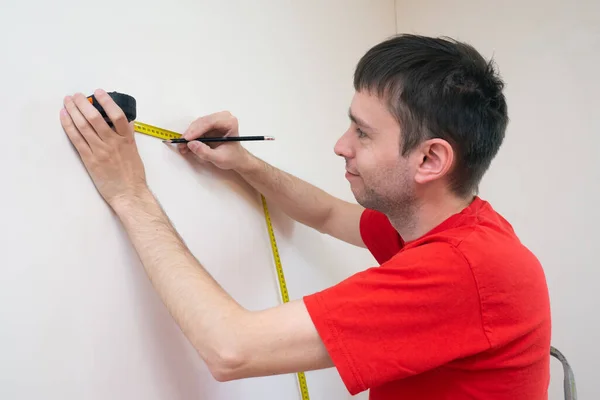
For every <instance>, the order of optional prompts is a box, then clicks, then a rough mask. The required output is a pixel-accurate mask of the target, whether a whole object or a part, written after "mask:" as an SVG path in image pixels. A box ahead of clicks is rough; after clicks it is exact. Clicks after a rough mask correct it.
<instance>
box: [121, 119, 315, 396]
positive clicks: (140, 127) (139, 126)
mask: <svg viewBox="0 0 600 400" xmlns="http://www.w3.org/2000/svg"><path fill="white" fill-rule="evenodd" d="M133 129H134V131H136V132H139V133H143V134H145V135H149V136H153V137H156V138H159V139H163V140H168V139H177V138H179V137H181V134H179V133H177V132H173V131H169V130H166V129H163V128H159V127H156V126H153V125H148V124H145V123H143V122H139V121H134V122H133ZM260 198H261V201H262V206H263V211H264V214H265V222H266V223H267V231H268V233H269V241H270V242H271V251H272V253H273V261H274V262H275V269H276V272H277V280H278V282H279V290H280V291H281V300H282V301H283V302H284V303H287V302H289V301H290V296H289V293H288V289H287V285H286V283H285V276H284V274H283V267H282V265H281V257H280V256H279V250H278V249H277V241H276V240H275V231H274V230H273V224H272V222H271V215H270V213H269V208H268V206H267V199H266V198H265V196H264V195H263V194H261V195H260ZM296 375H297V377H298V385H299V386H300V394H301V395H302V400H309V399H310V397H309V395H308V385H307V383H306V376H305V375H304V372H298V373H297V374H296Z"/></svg>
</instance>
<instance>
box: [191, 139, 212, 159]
mask: <svg viewBox="0 0 600 400" xmlns="http://www.w3.org/2000/svg"><path fill="white" fill-rule="evenodd" d="M187 146H188V148H189V149H190V150H191V151H192V153H194V154H195V155H196V156H197V157H198V158H200V159H201V160H205V161H210V160H211V158H212V157H211V154H210V152H211V150H212V149H211V148H210V147H208V146H207V145H206V144H204V143H202V142H199V141H197V140H192V141H190V142H188V144H187Z"/></svg>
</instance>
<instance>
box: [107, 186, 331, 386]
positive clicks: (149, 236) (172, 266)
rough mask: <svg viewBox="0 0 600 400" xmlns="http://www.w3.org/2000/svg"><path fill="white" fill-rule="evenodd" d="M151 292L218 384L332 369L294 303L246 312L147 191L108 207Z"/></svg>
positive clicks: (302, 309) (304, 314) (303, 310)
mask: <svg viewBox="0 0 600 400" xmlns="http://www.w3.org/2000/svg"><path fill="white" fill-rule="evenodd" d="M114 210H115V212H116V213H117V215H118V216H119V218H120V220H121V221H122V223H123V226H124V227H125V229H126V231H127V233H128V235H129V238H130V239H131V242H132V243H133V245H134V247H135V249H136V251H137V253H138V255H139V257H140V259H141V261H142V263H143V265H144V268H145V270H146V273H147V274H148V276H149V278H150V280H151V282H152V284H153V286H154V287H155V289H156V291H157V292H158V294H159V295H160V297H161V299H162V300H163V302H164V303H165V305H166V306H167V308H168V309H169V311H170V312H171V315H172V316H173V318H174V319H175V320H176V322H177V324H178V325H179V326H180V327H181V329H182V331H183V332H184V334H185V335H186V337H187V338H188V340H190V342H191V343H192V345H193V346H194V347H195V348H196V349H197V351H198V353H199V354H200V356H201V357H202V359H203V360H204V361H205V362H206V364H207V365H208V367H209V369H210V371H211V373H212V375H213V376H214V377H215V379H217V380H219V381H226V380H232V379H239V378H246V377H253V376H266V375H275V374H282V373H291V372H297V371H308V370H313V369H320V368H327V367H332V366H333V363H332V361H331V359H330V358H329V355H328V353H327V351H326V350H325V347H324V346H323V343H322V342H321V339H320V337H319V335H318V334H317V331H316V329H315V327H314V325H313V323H312V320H311V319H310V316H309V314H308V312H307V310H306V307H305V305H304V303H303V302H302V301H300V300H298V301H293V302H290V303H286V304H284V305H281V306H278V307H274V308H271V309H267V310H264V311H254V312H252V311H248V310H246V309H244V308H242V307H241V306H240V305H239V304H238V303H236V302H235V301H234V300H233V299H232V298H231V296H229V295H228V294H227V293H226V292H225V291H224V290H223V289H222V288H221V287H220V285H219V284H218V283H217V282H216V281H215V280H214V279H213V278H212V277H211V276H210V274H209V273H208V272H207V271H206V270H205V269H204V268H203V267H202V266H201V265H200V264H199V262H198V261H197V260H196V258H195V257H194V256H193V255H192V254H191V253H190V251H189V250H188V248H187V247H186V246H185V244H184V243H183V241H182V240H181V238H180V237H179V235H178V234H177V232H176V231H175V229H174V228H173V226H172V225H171V223H170V221H169V220H168V218H167V216H166V215H165V214H164V212H163V211H162V209H161V207H160V206H159V204H158V202H157V201H156V199H155V198H154V196H153V195H152V194H151V193H150V192H149V191H144V192H142V193H141V194H139V195H137V196H136V197H134V198H131V197H129V198H126V199H122V200H119V201H118V202H116V203H114Z"/></svg>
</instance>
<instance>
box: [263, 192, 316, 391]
mask: <svg viewBox="0 0 600 400" xmlns="http://www.w3.org/2000/svg"><path fill="white" fill-rule="evenodd" d="M260 199H261V201H262V206H263V211H264V213H265V221H266V223H267V230H268V232H269V241H270V242H271V251H272V252H273V260H274V261H275V269H276V270H277V280H278V282H279V289H280V291H281V299H282V301H283V302H284V303H287V302H289V301H290V297H289V294H288V290H287V285H286V284H285V276H284V275H283V267H282V265H281V258H280V257H279V250H278V249H277V241H276V240H275V232H274V230H273V224H272V223H271V215H270V214H269V207H268V206H267V199H266V198H265V196H264V195H263V194H261V195H260ZM296 375H297V377H298V385H299V387H300V395H301V396H302V400H310V396H309V395H308V384H307V383H306V376H305V375H304V372H298V373H297V374H296Z"/></svg>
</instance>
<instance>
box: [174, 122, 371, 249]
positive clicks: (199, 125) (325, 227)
mask: <svg viewBox="0 0 600 400" xmlns="http://www.w3.org/2000/svg"><path fill="white" fill-rule="evenodd" d="M215 134H216V135H218V136H238V135H239V133H238V122H237V119H236V118H235V117H234V116H232V115H231V114H230V113H229V112H219V113H215V114H210V115H207V116H205V117H202V118H198V119H197V120H196V121H194V122H193V123H192V124H191V125H190V127H189V128H188V129H187V131H186V132H184V134H183V137H184V138H186V139H188V140H192V139H195V138H198V137H201V136H204V135H215ZM179 148H180V150H181V151H182V152H183V153H185V152H187V151H188V150H191V151H192V152H193V153H194V154H195V155H196V156H197V157H198V158H199V159H200V160H202V161H204V162H210V163H212V164H214V165H215V166H217V167H219V168H221V169H230V170H234V171H236V172H237V173H238V174H240V176H241V177H242V178H244V179H245V180H246V182H248V183H249V184H250V185H251V186H253V187H254V188H255V189H256V190H258V191H259V192H260V193H262V194H263V195H264V196H265V197H266V198H267V199H268V200H269V201H272V202H273V203H274V204H275V205H277V206H278V207H280V208H281V209H282V210H283V211H284V212H285V213H286V214H287V215H289V216H290V217H291V218H293V219H295V220H296V221H298V222H300V223H302V224H305V225H307V226H310V227H312V228H314V229H316V230H318V231H319V232H322V233H325V234H328V235H331V236H333V237H335V238H338V239H341V240H344V241H346V242H348V243H351V244H354V245H356V246H360V247H366V246H365V244H364V242H363V240H362V237H361V235H360V230H359V222H360V217H361V214H362V212H363V210H364V209H363V207H362V206H360V205H358V204H353V203H350V202H347V201H344V200H342V199H339V198H336V197H334V196H332V195H330V194H328V193H326V192H325V191H323V190H321V189H319V188H317V187H316V186H314V185H311V184H310V183H308V182H306V181H304V180H302V179H300V178H298V177H296V176H293V175H291V174H289V173H286V172H284V171H282V170H280V169H277V168H275V167H273V166H272V165H270V164H268V163H266V162H264V161H263V160H260V159H259V158H257V157H256V156H254V155H252V154H251V153H250V152H248V151H247V150H246V149H244V148H243V147H242V145H241V144H240V143H239V142H235V143H226V144H222V145H218V146H216V147H214V148H212V147H210V146H208V145H206V144H204V143H201V142H198V141H192V142H190V143H188V144H187V145H180V146H179Z"/></svg>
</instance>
